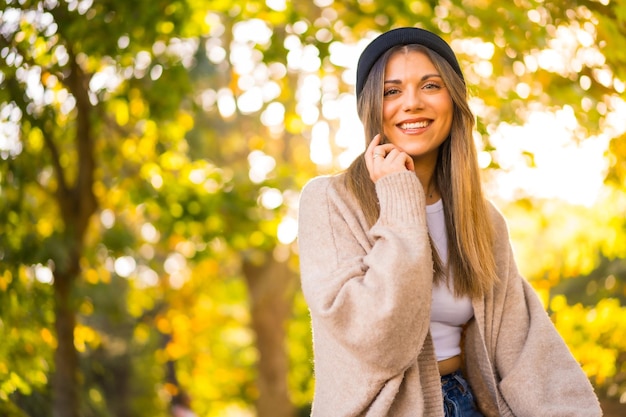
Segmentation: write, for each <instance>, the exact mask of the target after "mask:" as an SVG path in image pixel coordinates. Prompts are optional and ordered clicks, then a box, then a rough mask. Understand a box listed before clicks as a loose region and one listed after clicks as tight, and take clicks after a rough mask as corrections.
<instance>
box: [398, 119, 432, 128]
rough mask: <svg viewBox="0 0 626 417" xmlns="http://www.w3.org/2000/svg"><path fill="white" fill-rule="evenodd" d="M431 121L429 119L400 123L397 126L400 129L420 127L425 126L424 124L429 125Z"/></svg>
mask: <svg viewBox="0 0 626 417" xmlns="http://www.w3.org/2000/svg"><path fill="white" fill-rule="evenodd" d="M431 123H432V121H430V120H423V121H421V122H412V123H400V124H399V125H398V127H399V128H400V129H405V130H411V129H422V128H425V127H426V126H428V125H430V124H431Z"/></svg>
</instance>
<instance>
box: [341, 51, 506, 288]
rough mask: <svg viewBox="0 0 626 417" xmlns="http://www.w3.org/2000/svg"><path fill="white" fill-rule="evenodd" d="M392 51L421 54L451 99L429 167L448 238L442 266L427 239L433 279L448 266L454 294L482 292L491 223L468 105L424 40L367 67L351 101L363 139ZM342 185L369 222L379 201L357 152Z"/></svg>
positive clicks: (488, 271) (490, 271)
mask: <svg viewBox="0 0 626 417" xmlns="http://www.w3.org/2000/svg"><path fill="white" fill-rule="evenodd" d="M398 51H403V52H405V53H406V52H408V51H416V52H421V53H424V54H426V55H427V56H428V57H429V58H430V60H431V61H432V63H433V65H434V66H435V68H436V69H437V71H438V72H439V74H440V75H441V77H442V79H443V82H444V84H445V86H446V88H447V89H448V92H449V94H450V97H451V99H452V102H453V118H452V126H451V128H450V134H449V136H448V138H447V139H446V140H445V141H444V142H443V143H442V144H441V146H440V148H439V154H438V160H437V165H436V167H435V173H434V180H435V182H436V184H437V186H438V188H439V192H440V194H441V199H442V200H443V205H444V208H445V210H444V213H445V214H444V217H445V223H446V230H447V238H448V266H447V269H445V270H444V267H443V265H442V263H441V260H440V257H439V256H438V254H437V251H436V250H435V248H434V246H433V245H432V242H431V246H432V247H433V262H434V268H435V273H436V279H439V280H441V279H443V277H444V276H446V275H447V274H446V271H450V272H451V273H452V276H453V279H454V292H455V294H456V295H457V296H465V295H467V296H470V297H479V296H482V295H484V294H485V293H487V292H488V291H489V290H490V288H491V287H492V286H493V285H494V283H495V282H497V280H498V277H497V274H496V266H495V260H494V257H493V252H492V244H493V229H492V226H491V222H490V220H489V212H488V207H487V202H486V201H485V198H484V197H483V192H482V186H481V182H480V172H479V167H478V161H477V155H476V147H475V145H474V141H473V137H472V132H473V129H474V115H473V114H472V111H471V110H470V108H469V105H468V92H467V87H466V85H465V83H464V81H463V80H462V78H461V77H460V76H459V75H458V74H457V73H456V72H455V71H454V70H453V69H452V67H451V66H450V64H448V62H447V61H446V60H445V59H443V58H442V57H441V56H440V55H438V54H437V53H435V52H433V51H432V50H430V49H428V48H425V47H424V46H421V45H404V46H398V47H394V48H391V49H390V50H389V51H387V52H385V54H384V55H383V56H382V57H381V58H380V59H379V60H378V61H377V62H376V63H375V64H374V66H373V67H372V69H371V71H370V74H369V76H368V78H367V81H366V82H365V85H364V87H363V91H362V92H361V94H360V96H359V99H358V101H357V111H358V114H359V117H360V119H361V122H362V123H363V127H364V131H365V138H366V142H367V143H366V145H367V144H369V142H371V140H372V138H374V136H375V135H377V134H378V133H382V128H383V116H382V107H383V81H384V73H385V66H386V64H387V61H388V60H389V57H390V56H391V55H392V54H394V53H396V52H398ZM346 185H347V187H348V189H349V190H350V191H351V193H352V194H353V195H354V196H355V198H356V199H357V200H358V202H359V205H360V207H361V209H362V210H363V212H364V214H365V217H366V219H367V221H368V223H369V224H370V226H372V225H373V224H374V223H375V222H376V220H377V219H378V216H379V214H380V207H379V205H378V197H377V196H376V189H375V187H374V183H373V182H372V180H371V179H370V176H369V172H368V170H367V167H366V165H365V159H364V154H361V155H360V156H359V157H357V158H356V159H355V160H354V162H353V163H352V165H351V166H350V167H349V168H348V169H347V171H346Z"/></svg>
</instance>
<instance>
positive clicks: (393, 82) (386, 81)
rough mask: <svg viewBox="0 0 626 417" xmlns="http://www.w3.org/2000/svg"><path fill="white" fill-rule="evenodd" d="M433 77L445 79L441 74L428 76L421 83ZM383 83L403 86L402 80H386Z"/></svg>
mask: <svg viewBox="0 0 626 417" xmlns="http://www.w3.org/2000/svg"><path fill="white" fill-rule="evenodd" d="M433 77H437V78H443V77H441V75H439V74H426V75H424V76H423V77H422V78H421V79H420V81H426V80H427V79H429V78H433ZM383 83H384V84H402V81H401V80H385V81H384V82H383Z"/></svg>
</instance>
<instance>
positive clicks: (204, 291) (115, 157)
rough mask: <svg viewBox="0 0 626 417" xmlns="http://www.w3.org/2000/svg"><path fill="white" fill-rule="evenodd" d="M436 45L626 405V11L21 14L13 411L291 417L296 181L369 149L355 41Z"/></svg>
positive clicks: (13, 113) (498, 191)
mask: <svg viewBox="0 0 626 417" xmlns="http://www.w3.org/2000/svg"><path fill="white" fill-rule="evenodd" d="M414 25H417V26H421V27H424V28H427V29H431V30H434V31H436V32H438V33H441V35H442V37H444V38H445V39H446V40H447V41H449V42H450V43H451V45H452V47H453V49H454V50H455V51H456V52H457V54H458V56H459V59H460V61H461V66H462V68H463V70H464V72H465V76H466V80H467V82H468V85H469V86H470V89H471V93H472V100H471V103H472V108H473V110H474V112H475V114H476V116H477V130H476V134H475V140H476V144H477V146H478V149H479V154H480V164H481V167H482V168H483V175H484V182H485V186H486V188H487V192H488V195H489V198H490V199H492V200H493V201H494V202H495V204H496V205H497V206H498V207H499V208H500V209H501V210H502V211H503V212H504V214H505V215H506V217H507V219H508V221H509V226H510V229H511V237H512V240H513V245H514V248H515V251H516V255H517V260H518V264H519V268H520V270H521V271H522V272H523V274H524V275H525V276H526V277H527V278H528V279H529V280H530V281H531V283H532V284H533V286H534V287H535V288H536V290H537V291H538V293H539V294H540V296H541V298H542V300H543V302H544V303H545V306H546V309H547V310H548V312H549V314H550V315H551V317H552V319H553V320H554V323H555V324H556V326H557V328H558V330H559V332H560V333H561V335H562V336H563V338H564V339H565V340H566V342H567V344H568V345H569V347H570V349H571V351H572V353H573V354H574V355H575V357H576V358H577V359H578V360H579V361H580V363H581V365H582V367H583V369H584V371H585V372H586V374H587V375H588V376H589V379H590V380H591V382H592V383H593V385H594V387H595V389H596V390H597V393H598V395H599V396H600V398H601V400H602V404H603V407H604V410H605V413H606V415H607V416H618V415H621V416H623V415H626V307H624V303H625V299H626V286H625V283H626V216H625V214H626V101H625V100H626V92H625V81H626V1H624V0H581V1H572V0H561V1H549V0H514V1H511V0H494V1H489V0H463V1H461V0H442V1H430V0H385V1H379V0H360V1H348V0H334V1H333V0H313V1H297V2H296V1H293V2H291V1H288V0H265V1H262V0H252V1H245V2H241V1H231V0H209V1H202V0H171V1H165V0H136V1H126V0H5V1H4V5H2V6H0V340H1V342H0V415H2V416H11V417H13V416H29V417H47V416H55V417H78V416H84V417H96V416H97V417H105V416H107V417H108V416H115V417H131V416H132V417H134V416H151V417H153V416H177V417H179V416H180V417H182V416H186V417H192V416H202V417H216V416H241V417H254V416H257V417H270V416H271V417H296V416H306V415H308V413H309V410H310V402H311V399H312V395H313V387H314V383H315V382H314V376H313V373H312V351H311V329H310V323H309V316H308V312H307V307H306V304H305V303H304V301H303V299H302V295H301V293H300V284H299V277H298V250H297V240H296V237H297V208H298V207H297V206H298V197H299V190H300V189H301V188H302V186H303V185H304V184H305V183H306V182H307V181H308V180H309V179H311V178H312V177H314V176H316V175H320V174H330V173H334V172H338V171H340V170H342V169H344V168H345V167H346V166H347V165H348V164H349V163H350V162H351V161H352V160H353V159H354V157H355V156H356V155H358V154H359V153H360V152H362V150H363V148H364V139H363V134H362V131H361V126H360V124H359V121H358V118H357V116H356V104H355V98H354V95H353V91H354V82H355V66H356V61H357V58H358V56H359V53H360V52H361V50H362V49H363V48H364V47H365V45H366V44H367V43H368V42H369V41H371V39H372V38H374V37H375V36H376V35H377V34H379V33H380V32H382V31H385V30H387V29H389V28H392V27H397V26H414Z"/></svg>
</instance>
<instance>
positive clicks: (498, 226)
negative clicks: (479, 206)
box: [486, 200, 509, 239]
mask: <svg viewBox="0 0 626 417" xmlns="http://www.w3.org/2000/svg"><path fill="white" fill-rule="evenodd" d="M486 205H487V212H488V213H489V219H490V221H491V226H492V227H493V232H494V234H495V236H496V238H507V239H508V236H509V229H508V225H507V222H506V218H505V217H504V214H502V212H501V211H500V209H499V208H498V207H497V206H496V205H495V204H494V203H493V202H492V201H490V200H487V201H486Z"/></svg>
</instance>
